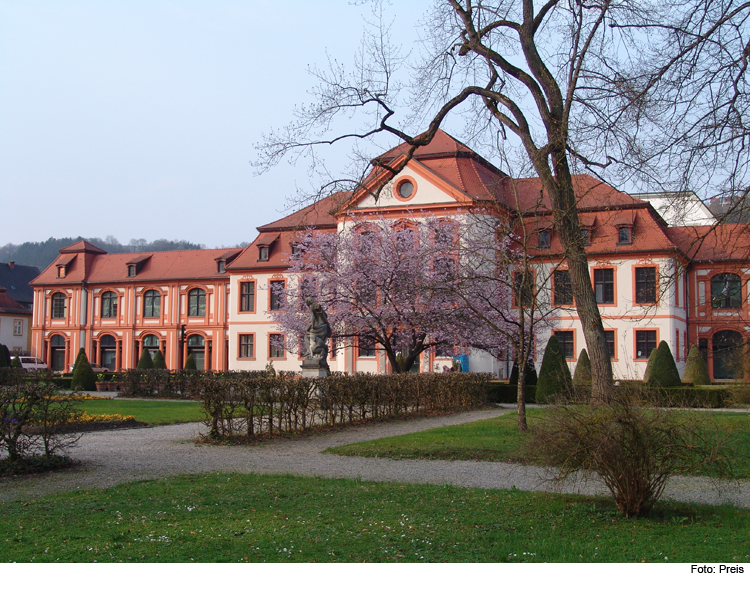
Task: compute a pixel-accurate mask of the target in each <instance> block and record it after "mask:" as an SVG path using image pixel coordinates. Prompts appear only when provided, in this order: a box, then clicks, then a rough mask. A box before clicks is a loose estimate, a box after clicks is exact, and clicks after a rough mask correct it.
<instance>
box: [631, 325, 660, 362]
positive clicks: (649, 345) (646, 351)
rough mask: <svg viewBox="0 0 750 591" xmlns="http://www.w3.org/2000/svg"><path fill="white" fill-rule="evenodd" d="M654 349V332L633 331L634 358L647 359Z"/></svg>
mask: <svg viewBox="0 0 750 591" xmlns="http://www.w3.org/2000/svg"><path fill="white" fill-rule="evenodd" d="M654 349H656V331H655V330H637V331H635V358H636V359H648V357H649V355H651V351H653V350H654Z"/></svg>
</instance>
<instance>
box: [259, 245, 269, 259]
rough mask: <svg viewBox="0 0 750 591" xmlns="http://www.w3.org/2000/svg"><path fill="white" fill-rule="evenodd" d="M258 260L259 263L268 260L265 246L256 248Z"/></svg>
mask: <svg viewBox="0 0 750 591" xmlns="http://www.w3.org/2000/svg"><path fill="white" fill-rule="evenodd" d="M258 260H259V261H267V260H268V247H267V246H259V247H258Z"/></svg>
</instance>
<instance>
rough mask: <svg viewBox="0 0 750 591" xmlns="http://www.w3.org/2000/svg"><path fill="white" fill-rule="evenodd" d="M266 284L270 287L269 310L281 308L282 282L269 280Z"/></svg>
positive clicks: (282, 300)
mask: <svg viewBox="0 0 750 591" xmlns="http://www.w3.org/2000/svg"><path fill="white" fill-rule="evenodd" d="M268 285H269V287H270V288H271V302H270V307H271V310H281V308H282V307H283V305H284V287H285V284H284V282H283V281H270V282H269V284H268Z"/></svg>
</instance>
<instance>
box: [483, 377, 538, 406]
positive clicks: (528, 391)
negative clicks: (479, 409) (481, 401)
mask: <svg viewBox="0 0 750 591" xmlns="http://www.w3.org/2000/svg"><path fill="white" fill-rule="evenodd" d="M523 398H524V400H525V401H526V403H527V404H534V403H535V402H536V386H529V385H528V384H526V385H525V387H524V389H523ZM487 402H492V403H497V404H516V403H517V402H518V385H517V384H510V383H506V382H497V381H495V382H490V384H489V386H488V394H487Z"/></svg>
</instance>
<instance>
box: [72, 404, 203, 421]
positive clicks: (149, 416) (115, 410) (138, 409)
mask: <svg viewBox="0 0 750 591" xmlns="http://www.w3.org/2000/svg"><path fill="white" fill-rule="evenodd" d="M76 407H77V408H80V409H81V410H83V411H85V412H86V413H88V414H90V415H101V414H119V415H124V416H127V415H133V416H135V418H136V420H138V421H141V422H142V423H148V424H149V425H171V424H173V423H189V422H192V421H202V420H203V413H202V412H201V403H200V402H192V401H190V402H183V401H181V400H114V399H111V398H108V399H100V400H82V401H80V402H77V403H76Z"/></svg>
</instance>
